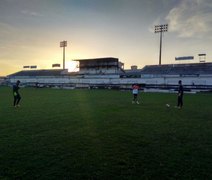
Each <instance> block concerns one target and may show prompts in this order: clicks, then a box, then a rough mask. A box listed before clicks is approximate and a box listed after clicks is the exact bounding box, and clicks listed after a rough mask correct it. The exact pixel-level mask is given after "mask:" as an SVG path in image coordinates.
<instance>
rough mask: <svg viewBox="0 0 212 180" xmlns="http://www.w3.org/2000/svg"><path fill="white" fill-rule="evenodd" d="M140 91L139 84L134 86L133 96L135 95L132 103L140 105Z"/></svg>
mask: <svg viewBox="0 0 212 180" xmlns="http://www.w3.org/2000/svg"><path fill="white" fill-rule="evenodd" d="M138 90H139V86H138V85H137V84H134V85H133V86H132V94H133V101H132V103H133V104H134V103H137V104H139V102H138Z"/></svg>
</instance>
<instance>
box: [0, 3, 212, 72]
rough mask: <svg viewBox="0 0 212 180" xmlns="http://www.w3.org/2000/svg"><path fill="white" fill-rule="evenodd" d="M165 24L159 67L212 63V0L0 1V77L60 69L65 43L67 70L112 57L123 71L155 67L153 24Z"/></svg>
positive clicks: (156, 43)
mask: <svg viewBox="0 0 212 180" xmlns="http://www.w3.org/2000/svg"><path fill="white" fill-rule="evenodd" d="M166 23H168V24H169V30H168V32H166V33H165V34H164V36H163V52H162V64H172V63H179V62H176V61H175V57H179V56H194V60H193V61H183V62H186V63H187V62H199V57H198V54H200V53H206V54H207V56H206V61H207V62H212V2H211V0H0V76H4V75H8V74H11V73H14V72H17V71H20V70H23V68H22V67H23V66H28V65H37V66H38V69H50V68H51V67H52V64H54V63H60V64H62V48H60V47H59V43H60V41H63V40H66V41H67V42H68V46H67V48H66V61H67V64H66V68H69V69H70V70H71V69H73V67H71V66H72V65H71V64H72V63H71V60H73V59H84V58H85V59H87V58H100V57H116V58H119V60H120V61H121V62H123V63H124V64H125V68H130V66H131V65H137V66H138V67H139V68H142V67H144V66H145V65H151V64H158V56H159V34H155V33H154V25H158V24H166ZM183 62H181V63H183Z"/></svg>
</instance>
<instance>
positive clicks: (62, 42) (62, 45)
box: [60, 41, 67, 69]
mask: <svg viewBox="0 0 212 180" xmlns="http://www.w3.org/2000/svg"><path fill="white" fill-rule="evenodd" d="M60 47H62V48H63V69H65V47H67V41H61V42H60Z"/></svg>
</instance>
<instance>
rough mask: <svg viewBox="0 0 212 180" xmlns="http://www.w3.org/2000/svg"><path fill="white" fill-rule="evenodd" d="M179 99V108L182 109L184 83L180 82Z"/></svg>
mask: <svg viewBox="0 0 212 180" xmlns="http://www.w3.org/2000/svg"><path fill="white" fill-rule="evenodd" d="M178 85H179V86H178V99H177V107H178V108H179V109H181V108H182V107H183V85H182V81H181V80H179V81H178Z"/></svg>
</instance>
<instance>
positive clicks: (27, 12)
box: [21, 10, 43, 17]
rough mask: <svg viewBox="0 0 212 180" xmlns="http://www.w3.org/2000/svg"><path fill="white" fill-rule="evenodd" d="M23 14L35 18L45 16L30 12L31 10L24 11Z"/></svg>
mask: <svg viewBox="0 0 212 180" xmlns="http://www.w3.org/2000/svg"><path fill="white" fill-rule="evenodd" d="M21 13H22V14H24V15H28V16H34V17H42V16H43V15H42V14H40V13H38V12H34V11H29V10H22V11H21Z"/></svg>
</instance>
